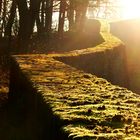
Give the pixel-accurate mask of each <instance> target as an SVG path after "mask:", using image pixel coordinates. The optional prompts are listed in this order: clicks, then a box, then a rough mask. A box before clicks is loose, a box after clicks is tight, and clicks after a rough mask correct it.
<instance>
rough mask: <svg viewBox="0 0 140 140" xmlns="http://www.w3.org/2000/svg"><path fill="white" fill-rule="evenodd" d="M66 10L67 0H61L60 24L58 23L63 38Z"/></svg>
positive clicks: (59, 32) (60, 35)
mask: <svg viewBox="0 0 140 140" xmlns="http://www.w3.org/2000/svg"><path fill="white" fill-rule="evenodd" d="M65 10H66V0H61V2H60V12H59V25H58V34H59V37H60V38H63V32H64V21H65Z"/></svg>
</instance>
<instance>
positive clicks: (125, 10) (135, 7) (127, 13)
mask: <svg viewBox="0 0 140 140" xmlns="http://www.w3.org/2000/svg"><path fill="white" fill-rule="evenodd" d="M120 4H121V7H122V10H121V15H122V18H123V19H132V18H140V0H133V1H131V0H120Z"/></svg>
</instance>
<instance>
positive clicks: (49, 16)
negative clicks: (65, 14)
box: [45, 0, 53, 39]
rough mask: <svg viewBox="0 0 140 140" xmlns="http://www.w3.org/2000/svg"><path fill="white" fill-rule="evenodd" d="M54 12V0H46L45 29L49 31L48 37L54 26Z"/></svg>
mask: <svg viewBox="0 0 140 140" xmlns="http://www.w3.org/2000/svg"><path fill="white" fill-rule="evenodd" d="M52 14H53V0H49V1H48V2H46V19H45V31H46V32H47V35H48V39H49V36H50V33H51V27H52Z"/></svg>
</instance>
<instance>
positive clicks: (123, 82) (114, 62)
mask: <svg viewBox="0 0 140 140" xmlns="http://www.w3.org/2000/svg"><path fill="white" fill-rule="evenodd" d="M100 22H101V30H100V34H101V35H102V37H103V39H104V42H103V43H101V44H99V45H97V46H96V47H94V46H92V45H91V47H89V48H87V49H82V50H73V51H70V52H66V53H64V54H53V55H50V56H53V57H55V58H56V59H57V60H59V61H62V62H64V63H66V64H69V65H71V66H73V67H76V68H78V69H81V70H84V71H85V72H88V73H92V74H95V75H96V76H98V77H102V78H105V79H107V80H108V81H110V82H111V83H113V84H117V85H120V86H123V87H129V79H128V75H127V67H126V54H125V45H124V44H123V42H122V41H121V40H119V39H118V38H117V37H115V36H113V35H111V34H110V33H109V27H108V26H109V25H108V23H107V22H105V21H100Z"/></svg>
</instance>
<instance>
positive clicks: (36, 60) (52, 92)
mask: <svg viewBox="0 0 140 140" xmlns="http://www.w3.org/2000/svg"><path fill="white" fill-rule="evenodd" d="M15 60H16V62H17V63H15V64H16V65H15V64H14V63H13V66H14V67H13V73H12V75H11V76H12V77H11V79H13V81H14V80H16V81H18V84H14V83H13V82H12V83H11V87H12V88H14V90H15V91H16V92H14V94H13V95H11V98H14V99H15V98H16V99H19V98H21V99H20V101H21V100H22V99H24V100H23V101H24V102H23V103H24V106H26V104H27V106H26V107H27V109H29V110H32V111H33V112H34V115H35V114H36V115H37V114H40V112H41V111H43V112H44V113H45V112H47V113H46V114H44V115H45V118H43V122H44V124H45V123H46V122H47V121H48V120H49V125H48V126H47V127H51V128H52V133H53V135H56V137H57V138H58V135H59V134H61V135H59V139H62V138H63V139H70V140H72V139H75V140H93V139H112V140H113V139H118V140H121V139H122V140H124V139H127V140H128V139H131V140H132V139H133V140H136V139H139V137H140V133H139V132H140V124H139V119H140V116H139V115H140V114H139V111H140V109H139V107H140V102H139V101H140V97H139V95H137V94H134V93H132V92H131V91H128V90H127V89H125V88H121V87H118V86H115V85H112V84H111V83H109V82H107V81H106V80H104V79H102V78H98V77H96V76H95V75H91V74H88V73H84V72H83V71H80V70H77V69H75V68H72V67H70V66H68V65H66V64H64V63H61V62H59V61H56V60H54V59H53V58H51V57H48V56H46V55H25V56H23V55H22V56H15V57H14V61H15ZM17 64H19V67H18V65H17ZM21 91H22V92H21ZM21 93H22V94H21ZM25 101H26V102H25ZM30 108H31V109H30ZM45 110H46V111H45ZM49 110H50V111H49ZM48 111H49V112H48ZM52 126H53V127H52ZM51 128H50V129H51ZM56 130H57V132H56ZM47 131H49V128H48V130H46V132H47ZM53 131H55V132H53ZM56 137H55V138H56ZM55 138H54V139H55Z"/></svg>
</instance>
